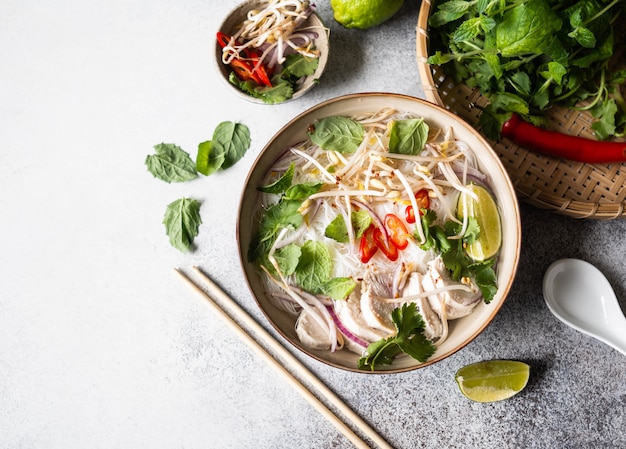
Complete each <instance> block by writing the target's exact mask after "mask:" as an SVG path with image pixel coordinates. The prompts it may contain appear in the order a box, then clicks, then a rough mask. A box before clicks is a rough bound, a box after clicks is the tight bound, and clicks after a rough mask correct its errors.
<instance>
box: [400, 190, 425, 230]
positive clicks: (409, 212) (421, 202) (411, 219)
mask: <svg viewBox="0 0 626 449" xmlns="http://www.w3.org/2000/svg"><path fill="white" fill-rule="evenodd" d="M415 201H416V203H417V207H418V208H419V210H420V215H424V212H422V209H428V208H429V207H430V197H429V196H428V190H426V189H421V190H418V191H417V192H416V193H415ZM404 218H405V219H406V222H407V223H411V224H413V223H415V212H413V206H407V207H406V209H405V210H404Z"/></svg>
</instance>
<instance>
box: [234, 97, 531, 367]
mask: <svg viewBox="0 0 626 449" xmlns="http://www.w3.org/2000/svg"><path fill="white" fill-rule="evenodd" d="M377 97H385V98H389V97H393V98H398V99H402V100H405V101H412V102H417V103H421V104H422V106H425V107H426V108H432V109H434V110H437V111H438V112H439V113H442V114H444V115H446V116H448V117H449V118H450V119H451V121H454V122H458V123H459V124H461V125H462V126H464V127H465V128H467V130H468V131H469V132H471V133H472V134H473V135H474V137H475V138H476V139H477V140H478V141H479V142H480V143H481V144H482V145H483V147H484V149H485V150H488V151H489V152H491V153H492V159H493V163H494V164H496V165H498V168H499V170H500V172H501V173H502V175H503V179H502V181H503V182H504V184H505V186H506V190H507V192H508V193H509V195H510V197H511V199H512V204H511V205H510V207H511V208H512V209H513V211H514V214H515V217H514V220H515V221H514V223H513V222H510V223H512V225H511V227H512V228H515V231H516V232H515V240H514V241H512V242H511V246H513V248H512V250H511V252H512V253H513V255H514V260H512V263H511V266H510V269H509V271H510V277H509V278H508V279H506V282H505V285H498V293H497V295H498V297H499V300H498V301H497V302H495V304H492V303H490V304H489V307H492V305H493V309H492V310H491V311H490V313H488V316H487V318H486V319H485V320H484V322H483V323H481V324H480V326H479V327H478V328H477V329H476V330H475V331H474V332H472V333H471V334H470V335H469V336H468V337H466V338H465V339H464V340H463V341H462V342H460V343H459V344H458V345H456V346H455V347H454V348H452V349H450V350H448V351H446V352H445V353H442V354H439V355H437V353H435V355H434V356H433V357H431V358H430V359H428V360H427V361H426V362H417V361H415V362H416V363H415V364H413V365H410V366H405V367H396V368H394V367H393V365H389V366H385V367H384V368H381V369H379V370H376V371H371V370H363V369H359V368H358V367H357V366H356V364H355V366H354V367H349V366H345V365H341V364H339V363H336V362H333V361H331V360H327V359H324V358H323V357H321V356H320V355H318V354H316V353H315V352H313V351H312V350H310V349H309V348H307V347H305V346H303V345H301V344H298V343H297V342H295V341H293V339H292V338H290V337H289V336H288V335H287V334H286V332H285V331H283V330H282V329H281V328H280V327H279V326H278V325H277V324H276V323H275V322H274V320H273V319H272V318H271V317H270V315H269V313H268V312H267V311H266V310H265V308H264V307H263V306H262V304H261V303H260V301H259V299H258V298H257V296H256V294H255V289H254V287H253V285H252V283H251V280H250V278H249V276H248V274H247V268H246V266H250V265H251V264H250V263H249V262H248V261H247V248H243V247H242V239H241V222H242V214H243V213H244V209H243V206H244V204H245V198H246V192H247V191H248V190H249V188H250V183H251V178H252V177H253V174H254V172H255V170H256V168H257V166H258V165H259V164H260V162H261V160H262V159H263V157H264V155H265V153H266V151H267V150H268V149H270V148H271V147H272V145H273V144H274V142H275V141H276V140H277V139H278V138H279V137H280V136H281V135H282V134H283V133H284V132H285V131H287V130H288V129H289V128H290V127H292V126H293V125H294V124H295V123H297V122H298V121H301V120H302V119H303V118H305V117H306V116H308V115H311V114H312V113H314V112H316V111H319V110H320V109H324V108H326V107H328V106H330V105H332V104H336V103H341V102H350V101H354V100H360V101H367V99H371V98H377ZM507 219H508V220H511V217H507ZM521 234H522V230H521V217H520V210H519V204H518V201H517V197H516V195H515V190H514V186H513V183H512V181H511V179H510V177H509V176H508V173H507V172H506V170H505V168H504V166H503V164H502V162H501V161H500V159H499V157H498V155H497V154H496V152H495V151H494V150H493V148H492V147H491V145H490V144H489V142H488V141H487V140H486V139H485V138H484V137H483V136H482V135H480V133H478V131H476V130H475V129H474V128H473V127H472V126H471V125H470V124H469V123H467V122H465V121H464V120H463V119H461V118H460V117H458V116H456V115H455V114H453V113H452V112H450V111H448V110H447V109H445V108H443V107H441V106H439V105H437V104H434V103H431V102H429V101H427V100H424V99H422V98H418V97H414V96H411V95H406V94H398V93H391V92H361V93H351V94H346V95H341V96H337V97H334V98H330V99H328V100H325V101H323V102H321V103H318V104H316V105H314V106H312V107H310V108H309V109H307V110H305V111H303V112H300V113H298V114H297V115H296V116H295V117H293V118H292V119H291V120H289V121H288V122H287V123H286V124H285V125H283V126H282V127H281V128H280V129H279V130H278V131H276V132H275V133H274V135H273V136H272V137H271V138H270V139H269V140H268V141H267V143H266V144H265V145H264V146H263V148H262V150H261V151H260V152H259V154H258V155H257V157H256V159H255V160H254V162H253V163H252V165H251V167H250V169H249V171H248V174H247V176H246V178H245V181H244V184H243V188H242V191H241V195H240V198H239V205H238V210H237V220H236V240H237V247H238V253H239V262H240V266H241V269H242V271H243V274H244V278H245V281H246V284H247V286H248V290H249V292H250V294H251V296H252V297H253V299H254V302H255V303H256V306H257V307H258V308H259V309H260V311H261V313H262V314H263V316H264V317H265V319H266V320H267V321H268V322H269V324H270V325H271V326H272V327H273V328H274V330H275V331H276V332H278V333H279V334H280V335H281V337H282V338H284V339H285V340H286V342H287V343H288V344H289V345H291V346H293V347H295V348H296V349H297V350H299V351H301V352H302V353H304V354H305V355H307V356H309V357H311V358H313V359H315V360H317V361H319V362H321V363H323V364H325V365H328V366H331V367H334V368H339V369H341V370H345V371H351V372H356V373H363V374H396V373H402V372H408V371H413V370H416V369H420V368H424V367H427V366H430V365H432V364H434V363H436V362H439V361H441V360H444V359H446V358H448V357H450V356H451V355H453V354H455V353H456V352H458V351H460V350H461V349H463V348H464V347H465V346H467V345H468V344H469V343H471V342H472V341H474V340H475V339H476V337H477V336H478V335H480V334H481V333H482V332H483V331H484V330H485V328H486V327H487V326H488V325H489V324H490V323H491V322H492V321H493V319H494V318H495V316H496V315H497V313H498V312H499V311H500V309H501V308H502V306H503V304H504V302H505V300H506V298H507V297H508V294H509V292H510V290H511V287H512V285H513V283H514V280H515V277H516V274H517V269H518V266H519V260H520V252H521ZM252 269H254V268H252ZM498 280H500V279H498ZM469 316H471V314H470V315H469Z"/></svg>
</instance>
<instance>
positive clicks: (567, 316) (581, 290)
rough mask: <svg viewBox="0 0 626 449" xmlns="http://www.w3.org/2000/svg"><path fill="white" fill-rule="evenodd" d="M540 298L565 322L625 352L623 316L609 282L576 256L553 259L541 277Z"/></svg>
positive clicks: (625, 319)
mask: <svg viewBox="0 0 626 449" xmlns="http://www.w3.org/2000/svg"><path fill="white" fill-rule="evenodd" d="M543 298H544V299H545V301H546V304H547V305H548V308H549V309H550V311H551V312H552V313H553V314H554V315H555V316H556V317H557V318H558V319H559V320H561V321H563V322H564V323H565V324H567V325H569V326H571V327H573V328H574V329H576V330H578V331H580V332H582V333H584V334H587V335H589V336H591V337H594V338H597V339H598V340H600V341H602V342H604V343H606V344H607V345H609V346H611V347H613V348H615V349H617V350H618V351H620V352H621V353H622V354H624V355H626V317H625V316H624V313H623V312H622V310H621V308H620V306H619V303H618V302H617V297H616V296H615V292H614V291H613V288H611V284H609V281H608V280H607V279H606V277H605V276H604V274H602V272H601V271H600V270H598V269H597V268H596V267H595V266H593V265H591V264H590V263H588V262H585V261H583V260H579V259H561V260H557V261H556V262H554V263H553V264H552V265H550V267H548V270H547V271H546V274H545V276H544V277H543Z"/></svg>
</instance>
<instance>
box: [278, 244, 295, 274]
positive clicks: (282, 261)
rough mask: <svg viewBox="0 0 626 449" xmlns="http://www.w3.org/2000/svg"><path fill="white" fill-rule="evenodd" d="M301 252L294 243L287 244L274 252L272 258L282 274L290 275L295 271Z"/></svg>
mask: <svg viewBox="0 0 626 449" xmlns="http://www.w3.org/2000/svg"><path fill="white" fill-rule="evenodd" d="M301 254H302V249H300V247H299V246H298V245H295V244H291V245H287V246H285V247H283V248H280V249H278V250H277V251H276V252H274V258H275V259H276V263H277V264H278V267H279V268H280V271H282V273H283V275H285V276H291V275H292V274H293V273H294V272H295V271H296V267H297V266H298V262H299V261H300V255H301Z"/></svg>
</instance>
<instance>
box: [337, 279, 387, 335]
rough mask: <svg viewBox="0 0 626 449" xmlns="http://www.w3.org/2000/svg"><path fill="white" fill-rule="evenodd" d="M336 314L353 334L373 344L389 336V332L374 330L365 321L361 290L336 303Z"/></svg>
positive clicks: (358, 289)
mask: <svg viewBox="0 0 626 449" xmlns="http://www.w3.org/2000/svg"><path fill="white" fill-rule="evenodd" d="M335 313H337V316H338V317H339V320H340V321H341V322H342V323H343V325H344V326H345V327H346V329H348V330H349V331H350V332H351V333H353V334H354V335H356V336H357V337H359V338H361V339H363V340H365V341H367V342H368V343H371V342H373V341H378V340H380V339H381V338H386V337H388V336H389V332H385V331H382V330H380V329H373V328H372V327H370V325H369V324H368V323H367V321H365V318H364V317H363V312H362V311H361V289H360V288H356V289H354V291H353V292H352V294H351V295H350V296H349V297H348V299H346V300H343V301H335Z"/></svg>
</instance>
